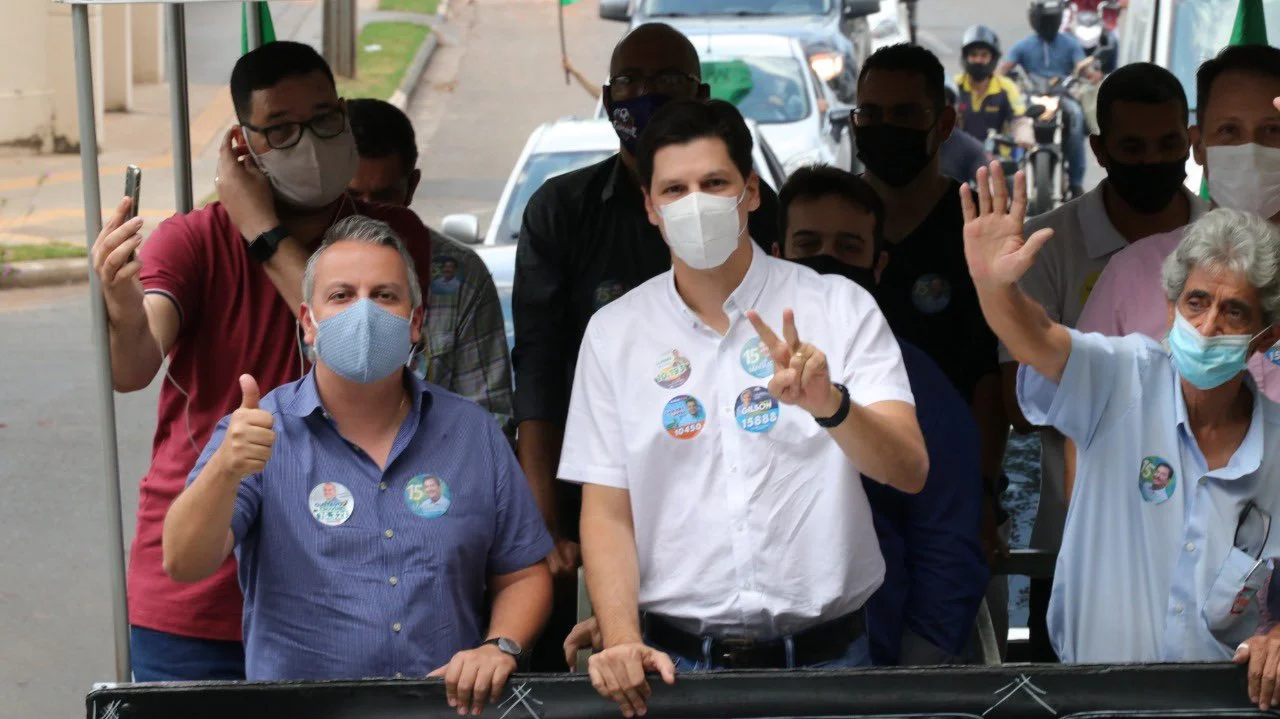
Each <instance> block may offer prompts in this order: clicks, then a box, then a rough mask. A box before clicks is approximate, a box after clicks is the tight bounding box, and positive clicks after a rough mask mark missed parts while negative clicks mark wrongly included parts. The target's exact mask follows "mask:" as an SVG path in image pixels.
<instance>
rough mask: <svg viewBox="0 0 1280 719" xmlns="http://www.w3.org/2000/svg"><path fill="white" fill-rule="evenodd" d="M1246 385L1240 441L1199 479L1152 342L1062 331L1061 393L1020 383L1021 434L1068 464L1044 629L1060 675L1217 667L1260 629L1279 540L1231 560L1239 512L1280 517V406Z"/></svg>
mask: <svg viewBox="0 0 1280 719" xmlns="http://www.w3.org/2000/svg"><path fill="white" fill-rule="evenodd" d="M1245 382H1246V383H1247V384H1248V387H1249V389H1250V391H1252V392H1253V395H1254V403H1253V416H1252V419H1251V421H1250V425H1249V429H1248V431H1247V433H1246V434H1245V436H1244V440H1243V441H1242V442H1241V444H1240V447H1239V448H1238V449H1237V450H1236V451H1235V453H1234V454H1233V455H1232V456H1231V459H1230V461H1229V462H1228V463H1227V465H1226V466H1225V467H1222V468H1219V469H1215V470H1212V471H1210V470H1209V468H1208V465H1207V463H1206V461H1205V458H1204V455H1203V454H1202V453H1201V451H1200V448H1199V446H1198V444H1197V442H1196V439H1195V436H1194V435H1193V434H1192V431H1191V426H1190V424H1189V422H1188V419H1187V408H1186V402H1185V400H1184V399H1183V395H1182V383H1181V380H1180V379H1179V377H1178V374H1177V372H1176V371H1175V369H1174V367H1173V363H1172V361H1171V360H1170V357H1169V354H1168V353H1167V352H1166V351H1164V350H1163V349H1162V348H1161V347H1160V345H1158V344H1156V342H1155V341H1154V340H1152V339H1150V338H1147V337H1143V336H1140V335H1129V336H1127V337H1103V336H1102V335H1098V334H1081V333H1079V332H1076V331H1074V330H1071V356H1070V358H1069V359H1068V360H1067V365H1066V369H1065V371H1064V372H1063V376H1062V381H1061V383H1059V384H1057V385H1054V384H1053V383H1052V382H1049V381H1048V380H1047V379H1045V378H1044V377H1043V376H1041V375H1040V374H1038V373H1036V372H1035V370H1032V369H1030V368H1029V367H1026V366H1023V367H1022V368H1021V369H1020V370H1019V373H1018V400H1019V403H1020V404H1021V405H1022V411H1023V414H1024V415H1025V416H1026V418H1027V420H1028V421H1030V422H1031V423H1032V424H1039V425H1052V426H1053V427H1055V428H1057V429H1058V430H1059V431H1061V432H1062V433H1063V434H1065V435H1066V436H1068V437H1070V438H1071V439H1073V440H1075V442H1076V447H1077V452H1078V455H1077V462H1076V467H1077V469H1076V482H1075V487H1074V489H1073V490H1072V492H1073V493H1072V496H1071V504H1070V507H1069V510H1068V512H1067V524H1066V531H1065V533H1064V535H1063V539H1062V551H1061V552H1060V553H1059V555H1058V567H1057V572H1056V574H1055V576H1054V582H1053V597H1052V599H1051V600H1050V603H1049V616H1048V621H1049V634H1050V638H1051V639H1052V641H1053V645H1054V648H1055V649H1056V650H1057V652H1058V655H1059V656H1060V657H1061V658H1062V660H1063V661H1066V662H1089V663H1093V662H1099V663H1112V662H1161V661H1165V662H1168V661H1193V660H1217V661H1225V660H1228V659H1230V657H1231V656H1232V654H1233V652H1234V651H1235V648H1236V646H1237V645H1238V644H1239V643H1240V642H1241V641H1243V640H1244V639H1246V638H1248V637H1249V636H1250V635H1252V634H1253V632H1254V630H1255V629H1256V628H1257V626H1258V618H1259V606H1258V600H1257V596H1256V595H1257V592H1258V590H1259V589H1261V588H1262V587H1263V586H1264V585H1265V584H1266V583H1267V581H1268V580H1269V579H1270V576H1271V569H1270V567H1269V563H1268V562H1267V561H1266V560H1270V559H1274V558H1275V557H1276V556H1277V555H1280V531H1272V532H1270V536H1269V537H1268V538H1267V539H1266V541H1265V544H1263V543H1261V539H1260V537H1261V536H1263V535H1262V533H1261V532H1259V533H1258V534H1257V535H1256V536H1258V537H1259V539H1258V540H1257V541H1258V542H1259V550H1260V551H1257V552H1256V557H1255V555H1253V554H1247V553H1246V552H1243V551H1241V550H1240V549H1238V548H1237V547H1236V543H1237V539H1236V534H1237V532H1236V530H1237V527H1238V526H1239V523H1240V520H1241V513H1242V511H1243V510H1244V509H1245V507H1246V506H1247V505H1248V504H1249V503H1250V502H1253V503H1254V504H1255V505H1256V506H1257V507H1258V509H1260V510H1261V511H1262V512H1263V513H1265V514H1266V515H1269V516H1270V517H1277V516H1280V405H1276V404H1275V403H1273V402H1271V401H1270V400H1268V399H1267V398H1266V397H1265V396H1264V395H1262V394H1261V393H1259V392H1258V391H1257V388H1256V387H1254V386H1253V384H1252V380H1251V379H1246V380H1245ZM1268 447H1270V449H1267V448H1268ZM1166 480H1167V481H1166ZM1245 534H1249V532H1245ZM1258 558H1260V559H1261V560H1263V561H1258Z"/></svg>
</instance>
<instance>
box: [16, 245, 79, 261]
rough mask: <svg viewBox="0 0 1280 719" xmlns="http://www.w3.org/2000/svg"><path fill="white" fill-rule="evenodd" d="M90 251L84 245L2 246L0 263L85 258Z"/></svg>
mask: <svg viewBox="0 0 1280 719" xmlns="http://www.w3.org/2000/svg"><path fill="white" fill-rule="evenodd" d="M87 254H89V250H88V249H87V248H86V247H85V246H84V245H65V244H61V243H57V244H51V245H0V263H5V262H30V261H32V260H61V259H66V258H68V257H84V256H85V255H87Z"/></svg>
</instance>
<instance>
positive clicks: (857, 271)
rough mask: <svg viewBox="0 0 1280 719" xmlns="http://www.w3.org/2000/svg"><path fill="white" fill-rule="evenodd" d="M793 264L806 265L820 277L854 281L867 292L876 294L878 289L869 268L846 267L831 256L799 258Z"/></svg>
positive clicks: (873, 273) (874, 276) (873, 274)
mask: <svg viewBox="0 0 1280 719" xmlns="http://www.w3.org/2000/svg"><path fill="white" fill-rule="evenodd" d="M792 262H795V263H796V264H798V265H804V266H805V267H808V268H809V269H811V270H813V271H814V272H817V273H818V274H820V275H840V276H841V277H844V278H845V279H849V280H853V281H854V282H856V283H858V286H860V287H862V289H864V290H866V291H867V292H874V291H875V287H876V275H875V272H873V271H872V270H871V268H869V267H854V266H853V265H846V264H845V263H843V262H841V261H840V260H837V259H836V258H834V257H832V256H831V255H814V256H812V257H798V258H796V259H794V260H792Z"/></svg>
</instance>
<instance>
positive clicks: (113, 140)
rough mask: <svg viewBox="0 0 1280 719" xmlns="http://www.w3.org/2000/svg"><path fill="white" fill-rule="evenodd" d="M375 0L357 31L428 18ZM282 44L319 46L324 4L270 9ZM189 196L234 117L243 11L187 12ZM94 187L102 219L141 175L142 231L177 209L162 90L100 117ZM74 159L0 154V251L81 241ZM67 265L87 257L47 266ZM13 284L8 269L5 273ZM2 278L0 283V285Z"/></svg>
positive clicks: (286, 1)
mask: <svg viewBox="0 0 1280 719" xmlns="http://www.w3.org/2000/svg"><path fill="white" fill-rule="evenodd" d="M376 8H377V0H359V21H360V25H361V27H363V26H364V25H366V24H368V23H370V22H378V21H385V20H404V19H409V18H415V17H416V18H417V19H418V20H419V21H422V20H425V19H426V18H425V16H413V15H411V14H409V15H408V16H407V17H406V14H405V13H392V12H382V11H379V10H377V9H376ZM271 13H272V18H273V21H274V23H275V29H276V36H277V37H278V38H279V39H282V40H283V39H290V40H297V41H299V42H305V43H308V44H310V45H312V46H314V47H316V49H317V50H318V49H320V43H321V33H322V18H323V11H322V2H321V0H280V1H278V2H277V1H273V2H271ZM186 24H187V45H188V47H187V64H188V75H189V78H188V79H189V93H188V94H189V102H190V117H191V125H190V127H191V147H192V158H191V161H192V178H193V183H192V184H193V193H192V194H193V198H194V201H195V202H196V204H197V206H199V203H200V201H201V200H202V199H204V198H206V197H208V196H209V195H210V194H212V192H213V189H214V188H213V177H214V172H215V170H216V166H217V153H218V147H219V145H220V143H221V141H222V138H223V136H224V134H225V132H226V130H227V129H228V128H230V127H231V125H232V123H233V122H234V120H235V114H234V111H233V108H232V104H231V97H230V94H229V92H228V90H227V86H226V82H227V79H228V78H229V77H230V75H231V68H232V66H233V65H234V64H235V61H236V59H237V58H238V57H239V55H240V5H239V4H238V3H237V4H233V3H209V4H203V3H192V4H188V5H187V7H186ZM100 134H101V138H102V139H101V141H100V143H99V144H100V153H99V157H98V164H99V170H100V187H101V195H102V207H103V210H102V211H103V214H104V216H105V215H106V214H107V213H109V212H111V211H112V210H113V209H114V208H115V206H116V205H117V204H118V203H119V201H120V198H121V197H122V196H123V191H124V170H125V167H126V166H128V165H130V164H136V165H138V166H139V167H141V168H142V171H143V173H142V174H143V180H142V192H141V196H140V200H139V203H138V204H139V207H140V210H141V211H140V214H141V215H142V216H143V218H144V219H145V220H146V225H145V226H144V229H143V232H144V234H145V233H146V232H147V231H148V230H149V228H153V227H155V225H156V224H158V223H159V222H160V221H162V220H164V219H166V218H168V217H169V216H171V215H173V214H174V213H175V212H176V209H175V208H176V205H177V203H176V202H175V199H174V197H175V193H174V188H173V157H172V154H171V144H170V137H171V136H172V135H171V128H170V112H169V86H168V85H167V84H160V85H136V86H135V87H134V107H133V110H132V111H130V112H128V113H107V114H106V115H105V119H104V121H103V126H102V127H101V129H100ZM82 193H83V187H82V183H81V173H80V156H79V155H26V156H22V155H14V154H9V155H0V245H10V246H12V245H40V244H48V243H65V244H77V245H83V244H85V242H86V237H85V221H84V198H83V194H82ZM53 262H64V263H66V264H69V265H70V264H73V263H74V262H79V263H81V264H83V262H84V260H83V259H79V260H74V261H73V260H67V261H53ZM9 274H10V278H12V274H13V268H11V269H10V273H9ZM4 279H5V278H4V277H3V276H0V284H4V282H3V280H4Z"/></svg>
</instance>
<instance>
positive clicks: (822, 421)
mask: <svg viewBox="0 0 1280 719" xmlns="http://www.w3.org/2000/svg"><path fill="white" fill-rule="evenodd" d="M832 386H834V387H835V388H836V389H838V390H840V407H839V409H837V410H836V413H835V414H833V415H831V416H830V417H814V418H813V420H814V421H815V422H817V423H818V426H819V427H822V428H823V429H833V428H835V427H839V426H840V425H841V424H844V421H845V419H847V418H848V417H849V406H850V403H851V400H850V399H849V388H848V387H845V386H844V385H842V384H840V383H839V382H833V383H832Z"/></svg>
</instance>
